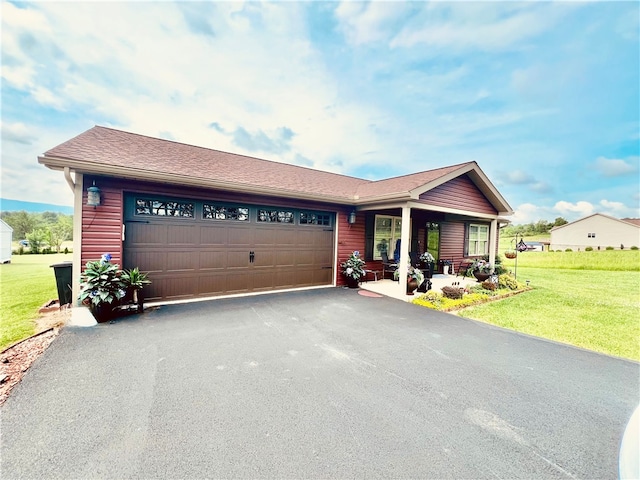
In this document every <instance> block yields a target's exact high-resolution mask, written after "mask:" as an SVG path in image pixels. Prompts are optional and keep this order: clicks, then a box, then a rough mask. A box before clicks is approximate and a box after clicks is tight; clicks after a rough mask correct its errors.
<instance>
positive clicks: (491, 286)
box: [482, 280, 498, 291]
mask: <svg viewBox="0 0 640 480" xmlns="http://www.w3.org/2000/svg"><path fill="white" fill-rule="evenodd" d="M482 288H484V289H485V290H491V291H494V290H495V289H496V288H498V285H496V284H495V283H493V282H490V281H489V280H485V281H484V282H482Z"/></svg>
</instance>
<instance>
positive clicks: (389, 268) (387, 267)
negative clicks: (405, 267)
mask: <svg viewBox="0 0 640 480" xmlns="http://www.w3.org/2000/svg"><path fill="white" fill-rule="evenodd" d="M380 255H381V256H382V279H383V280H384V279H385V278H386V273H387V272H391V273H392V274H393V272H395V271H396V270H397V269H398V264H397V263H394V262H390V261H389V255H387V252H382V253H381V254H380Z"/></svg>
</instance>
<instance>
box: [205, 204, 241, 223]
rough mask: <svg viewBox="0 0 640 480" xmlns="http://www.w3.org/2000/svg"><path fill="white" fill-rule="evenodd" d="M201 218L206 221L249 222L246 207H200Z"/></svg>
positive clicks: (209, 205)
mask: <svg viewBox="0 0 640 480" xmlns="http://www.w3.org/2000/svg"><path fill="white" fill-rule="evenodd" d="M202 218H204V219H207V220H237V221H240V222H248V221H249V208H248V207H225V206H223V205H211V204H208V203H204V204H203V205H202Z"/></svg>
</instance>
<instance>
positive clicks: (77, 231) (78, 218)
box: [64, 167, 84, 306]
mask: <svg viewBox="0 0 640 480" xmlns="http://www.w3.org/2000/svg"><path fill="white" fill-rule="evenodd" d="M75 177H76V181H75V182H73V181H72V180H71V173H70V172H69V168H68V167H65V169H64V178H66V179H67V183H69V186H71V185H73V267H72V270H71V275H72V281H73V285H72V288H71V293H72V295H73V297H72V298H73V300H72V304H74V305H78V306H79V305H80V304H79V303H78V300H77V299H78V297H79V296H80V275H81V274H82V194H83V192H82V185H83V183H84V182H83V175H82V174H81V173H78V172H75Z"/></svg>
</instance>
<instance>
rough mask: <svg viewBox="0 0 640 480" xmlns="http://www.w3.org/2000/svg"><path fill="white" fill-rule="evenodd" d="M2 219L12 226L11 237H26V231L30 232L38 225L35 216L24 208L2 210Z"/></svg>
mask: <svg viewBox="0 0 640 480" xmlns="http://www.w3.org/2000/svg"><path fill="white" fill-rule="evenodd" d="M2 219H3V220H4V221H5V222H7V224H8V225H9V226H10V227H11V228H13V238H16V239H20V238H26V237H27V233H30V232H32V231H33V230H35V229H36V227H37V226H38V221H37V218H36V216H35V215H34V214H30V213H27V212H26V211H25V210H21V211H19V212H2Z"/></svg>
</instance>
